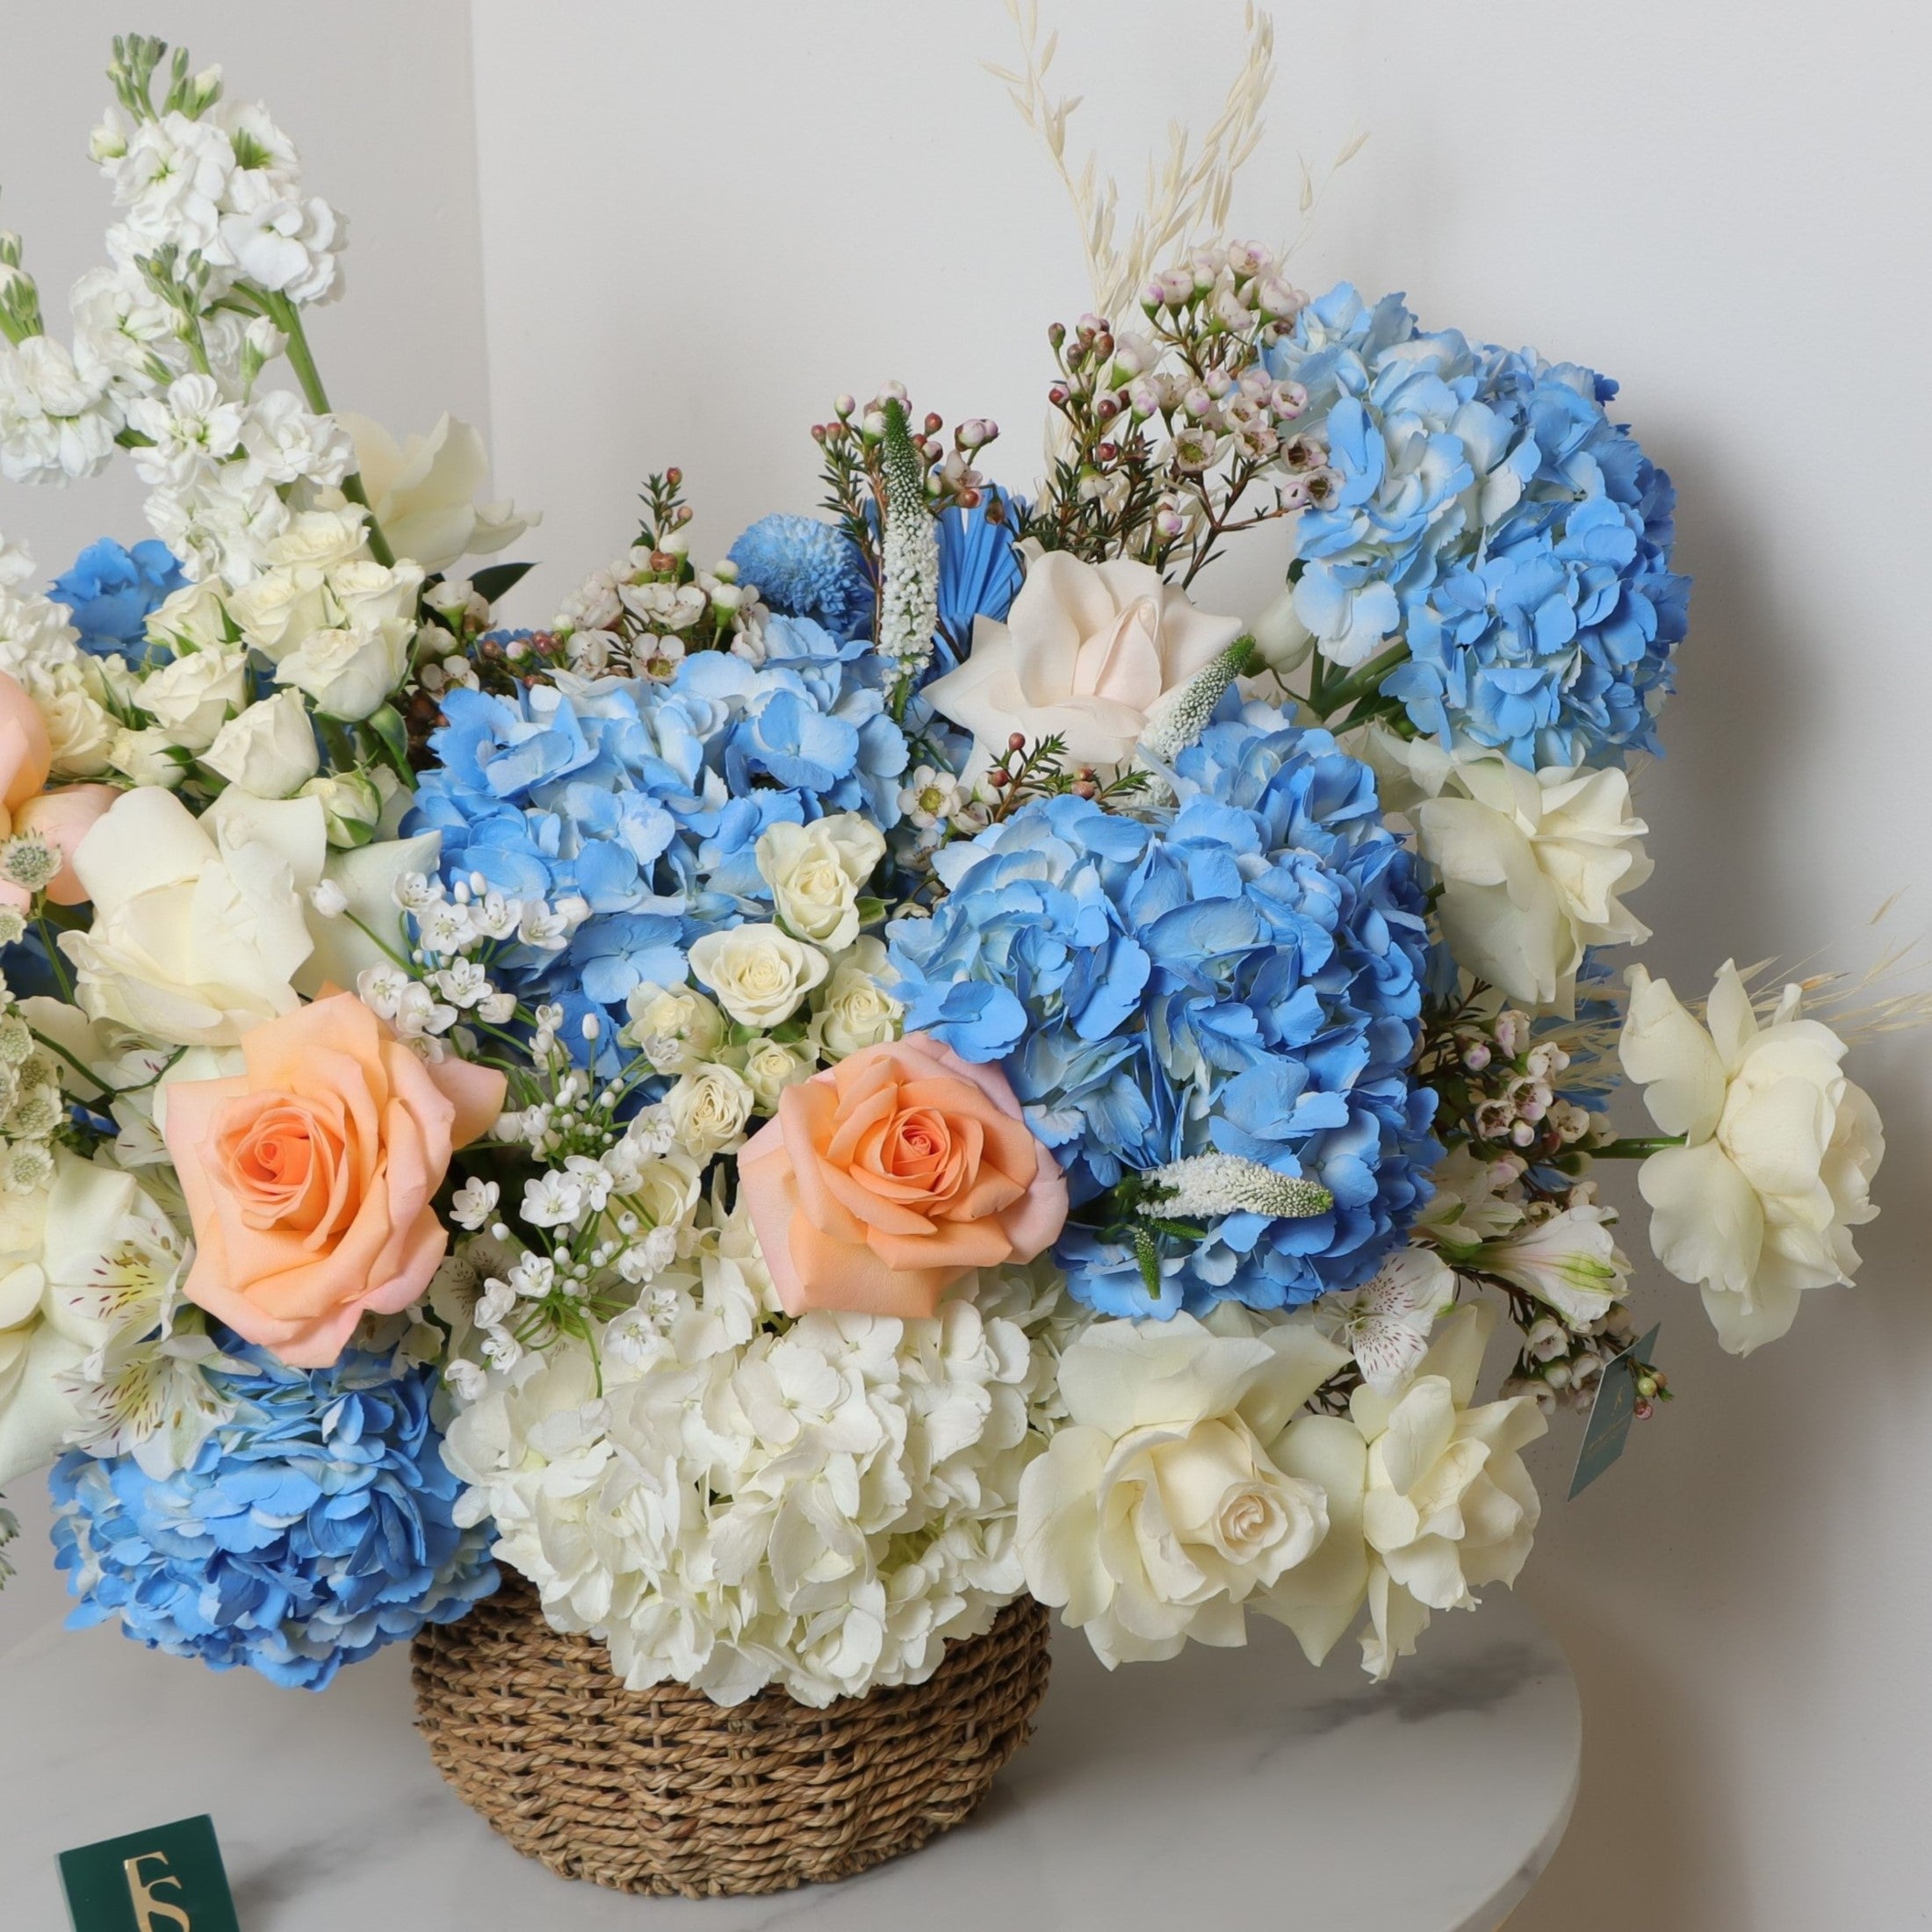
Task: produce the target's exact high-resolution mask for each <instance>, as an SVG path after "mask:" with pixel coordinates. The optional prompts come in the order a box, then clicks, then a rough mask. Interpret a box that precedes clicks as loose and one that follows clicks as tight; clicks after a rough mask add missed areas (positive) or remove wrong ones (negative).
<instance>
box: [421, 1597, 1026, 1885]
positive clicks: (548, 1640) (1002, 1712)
mask: <svg viewBox="0 0 1932 1932" xmlns="http://www.w3.org/2000/svg"><path fill="white" fill-rule="evenodd" d="M1047 1629H1048V1619H1047V1613H1046V1612H1045V1611H1043V1610H1042V1608H1041V1607H1040V1605H1039V1604H1036V1603H1034V1600H1033V1599H1032V1598H1031V1597H1021V1598H1020V1601H1019V1602H1018V1603H1015V1604H1010V1605H1009V1606H1008V1607H1007V1608H1006V1609H1005V1610H1003V1611H1001V1612H1000V1613H999V1616H998V1618H997V1620H996V1621H995V1622H994V1624H993V1626H992V1628H991V1630H989V1631H988V1632H987V1633H986V1634H985V1635H984V1636H983V1637H975V1638H973V1639H971V1640H968V1641H966V1642H963V1643H957V1644H953V1645H950V1646H949V1647H948V1649H947V1652H946V1655H945V1658H944V1660H943V1661H942V1662H941V1664H940V1667H939V1669H938V1670H937V1671H935V1672H934V1675H933V1676H932V1678H931V1679H930V1680H929V1681H928V1682H927V1683H921V1684H907V1685H902V1686H899V1687H898V1688H896V1689H890V1690H881V1691H873V1692H871V1693H870V1694H869V1696H866V1697H863V1698H841V1699H840V1701H839V1702H838V1703H836V1704H833V1705H830V1706H829V1707H827V1708H826V1709H825V1710H823V1711H814V1710H811V1709H810V1708H808V1707H807V1706H806V1705H802V1704H798V1703H796V1702H794V1701H793V1700H792V1699H791V1698H789V1697H787V1696H786V1695H784V1693H783V1692H782V1691H764V1692H762V1693H761V1694H760V1695H759V1696H758V1697H755V1698H751V1699H750V1700H749V1701H748V1702H746V1703H744V1704H740V1705H734V1706H732V1707H730V1708H725V1707H724V1706H721V1705H716V1704H713V1703H712V1702H711V1700H710V1698H707V1697H705V1696H704V1695H703V1693H702V1692H700V1691H691V1690H688V1689H687V1688H685V1687H684V1686H683V1685H681V1684H666V1685H660V1686H659V1687H658V1688H657V1689H655V1690H651V1691H626V1690H625V1689H624V1685H623V1683H621V1682H620V1681H619V1680H618V1679H617V1678H616V1676H613V1675H612V1673H611V1669H610V1659H609V1653H608V1652H607V1651H606V1650H605V1648H604V1647H603V1646H602V1644H601V1643H598V1642H596V1641H595V1640H594V1639H591V1638H588V1637H579V1636H570V1635H566V1633H562V1632H559V1631H555V1630H552V1629H551V1626H549V1625H548V1624H547V1623H546V1622H545V1621H544V1616H543V1612H542V1611H541V1609H540V1608H539V1607H538V1604H537V1595H536V1592H535V1591H534V1590H531V1589H530V1586H529V1585H528V1584H527V1583H524V1582H522V1581H521V1579H518V1578H515V1577H508V1576H507V1577H506V1578H505V1580H504V1585H503V1588H502V1590H501V1591H500V1592H499V1593H498V1594H497V1595H496V1596H494V1597H490V1598H487V1600H486V1601H484V1602H483V1603H481V1604H478V1605H477V1607H476V1608H475V1609H474V1610H472V1611H470V1613H469V1614H468V1615H467V1616H466V1617H465V1618H463V1619H462V1620H461V1621H460V1622H458V1623H454V1624H446V1625H443V1626H431V1627H429V1628H427V1629H425V1630H424V1631H423V1632H422V1634H421V1635H420V1636H418V1637H417V1638H416V1640H415V1645H414V1647H413V1650H412V1653H411V1660H410V1661H411V1671H412V1675H413V1676H414V1677H415V1692H416V1727H417V1729H419V1730H420V1731H421V1732H422V1734H423V1736H424V1738H425V1739H426V1740H427V1741H428V1742H429V1755H430V1756H431V1757H433V1758H434V1759H435V1760H436V1768H437V1770H440V1771H441V1772H442V1773H443V1777H446V1778H447V1779H449V1781H450V1783H451V1784H453V1785H454V1786H455V1787H456V1789H457V1792H458V1796H460V1797H461V1798H462V1799H463V1801H464V1802H465V1804H466V1805H468V1806H471V1808H472V1810H475V1811H477V1812H479V1813H482V1815H483V1817H484V1818H486V1819H487V1820H488V1821H489V1823H490V1825H491V1826H492V1827H494V1829H495V1830H497V1831H499V1832H501V1834H502V1835H503V1836H504V1837H506V1838H507V1839H508V1840H509V1842H511V1844H513V1845H514V1846H515V1848H516V1849H517V1850H519V1851H520V1852H522V1853H523V1855H524V1856H526V1857H530V1858H536V1859H538V1860H540V1861H541V1862H542V1863H543V1864H545V1865H548V1866H549V1867H550V1869H551V1871H555V1872H558V1873H560V1874H561V1875H562V1876H563V1877H565V1878H588V1879H590V1880H592V1881H593V1882H594V1883H595V1884H597V1885H609V1886H611V1887H613V1888H614V1889H615V1890H616V1891H619V1892H660V1893H673V1892H681V1893H682V1894H683V1895H684V1896H685V1897H687V1898H715V1897H718V1896H720V1895H723V1894H725V1893H737V1892H782V1891H784V1890H786V1889H788V1888H789V1887H790V1886H792V1885H801V1884H804V1883H808V1882H822V1881H825V1880H830V1879H835V1878H851V1877H852V1876H853V1875H854V1873H855V1872H860V1871H864V1870H865V1869H866V1868H867V1867H868V1866H869V1865H876V1864H879V1863H881V1862H882V1861H883V1860H884V1859H887V1858H894V1857H897V1856H898V1855H899V1854H900V1853H902V1852H907V1851H913V1850H916V1849H918V1848H919V1846H920V1845H923V1844H924V1843H925V1842H926V1840H927V1839H928V1838H931V1837H932V1836H934V1835H935V1834H936V1833H939V1832H942V1831H945V1830H948V1828H949V1827H952V1826H954V1825H956V1824H958V1823H959V1822H960V1821H961V1820H962V1819H964V1818H965V1817H966V1816H967V1815H968V1814H969V1813H970V1812H971V1811H972V1810H973V1809H974V1807H975V1806H977V1805H978V1804H979V1802H980V1801H981V1799H984V1797H985V1796H986V1793H987V1791H989V1790H990V1789H991V1784H992V1781H993V1776H994V1773H995V1772H997V1771H998V1770H999V1768H1000V1766H1001V1765H1003V1764H1004V1763H1006V1760H1007V1759H1008V1758H1009V1757H1011V1756H1012V1755H1013V1753H1014V1752H1015V1751H1017V1750H1018V1749H1019V1748H1020V1746H1021V1745H1022V1744H1024V1743H1025V1742H1026V1741H1027V1737H1028V1735H1029V1734H1031V1732H1032V1729H1033V1713H1034V1710H1035V1708H1036V1707H1037V1706H1038V1705H1039V1702H1040V1699H1041V1698H1042V1697H1043V1696H1044V1695H1045V1694H1046V1688H1047Z"/></svg>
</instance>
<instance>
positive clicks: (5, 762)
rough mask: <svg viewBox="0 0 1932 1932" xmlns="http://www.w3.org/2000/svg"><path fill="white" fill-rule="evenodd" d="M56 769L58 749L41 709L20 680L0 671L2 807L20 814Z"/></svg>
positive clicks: (0, 800)
mask: <svg viewBox="0 0 1932 1932" xmlns="http://www.w3.org/2000/svg"><path fill="white" fill-rule="evenodd" d="M53 768H54V745H53V741H52V740H51V739H49V738H48V737H47V720H46V719H45V718H44V717H41V716H40V706H39V705H38V704H36V703H34V702H33V700H32V698H31V697H29V696H27V694H26V688H25V686H24V685H23V684H22V683H21V682H20V681H19V680H18V678H14V677H9V676H8V675H7V674H6V673H5V672H4V671H0V805H4V806H5V807H6V809H7V810H8V811H10V812H12V811H18V810H19V809H20V807H21V806H22V805H24V804H25V803H26V802H27V800H28V799H30V798H32V797H34V796H35V795H36V794H37V793H38V792H39V791H40V789H41V788H42V787H43V786H44V785H45V784H46V783H47V774H48V773H49V772H50V771H52V770H53Z"/></svg>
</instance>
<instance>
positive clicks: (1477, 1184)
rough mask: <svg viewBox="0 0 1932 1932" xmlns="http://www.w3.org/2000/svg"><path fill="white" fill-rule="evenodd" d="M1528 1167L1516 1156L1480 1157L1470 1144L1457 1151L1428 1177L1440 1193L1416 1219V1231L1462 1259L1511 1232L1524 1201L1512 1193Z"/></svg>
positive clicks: (1438, 1165)
mask: <svg viewBox="0 0 1932 1932" xmlns="http://www.w3.org/2000/svg"><path fill="white" fill-rule="evenodd" d="M1523 1169H1524V1162H1523V1161H1522V1159H1521V1158H1520V1157H1518V1156H1516V1155H1513V1154H1505V1155H1502V1156H1499V1157H1497V1158H1496V1159H1495V1160H1479V1159H1477V1157H1475V1156H1474V1154H1472V1153H1471V1152H1470V1151H1469V1150H1468V1149H1467V1147H1458V1148H1455V1149H1453V1150H1451V1151H1450V1152H1449V1153H1447V1154H1445V1156H1444V1157H1442V1159H1441V1160H1439V1161H1438V1162H1437V1164H1436V1166H1435V1169H1434V1171H1432V1172H1431V1175H1430V1177H1429V1179H1430V1180H1431V1182H1432V1183H1433V1184H1434V1186H1435V1192H1434V1193H1432V1194H1431V1196H1430V1197H1429V1202H1428V1205H1427V1206H1426V1207H1425V1208H1424V1209H1423V1211H1422V1212H1421V1213H1420V1214H1419V1215H1417V1217H1416V1222H1415V1233H1416V1235H1417V1236H1419V1237H1420V1238H1422V1239H1424V1240H1427V1241H1429V1242H1431V1243H1432V1244H1434V1245H1435V1246H1436V1247H1438V1248H1440V1249H1441V1250H1442V1251H1443V1252H1444V1253H1445V1254H1446V1255H1448V1256H1449V1257H1450V1258H1451V1259H1452V1260H1460V1259H1461V1258H1462V1257H1463V1256H1464V1255H1466V1254H1468V1253H1471V1252H1473V1251H1474V1250H1475V1249H1476V1248H1478V1247H1480V1246H1481V1244H1482V1243H1484V1242H1485V1241H1494V1240H1496V1239H1497V1238H1499V1237H1500V1236H1503V1235H1506V1234H1508V1233H1509V1231H1510V1229H1512V1228H1514V1227H1515V1226H1516V1225H1517V1222H1520V1221H1521V1220H1522V1219H1523V1204H1522V1203H1521V1202H1520V1201H1517V1200H1510V1198H1509V1194H1508V1190H1509V1189H1510V1187H1513V1186H1515V1185H1516V1183H1517V1181H1518V1180H1520V1179H1522V1176H1523Z"/></svg>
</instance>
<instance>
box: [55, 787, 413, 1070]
mask: <svg viewBox="0 0 1932 1932" xmlns="http://www.w3.org/2000/svg"><path fill="white" fill-rule="evenodd" d="M440 847H441V840H440V839H439V838H438V837H437V835H436V833H422V834H420V835H419V836H417V837H415V838H414V839H404V840H391V841H387V842H386V843H384V844H381V845H375V846H364V847H362V848H361V849H360V850H359V851H355V852H341V853H335V854H329V852H328V841H327V836H326V829H325V825H324V821H323V817H322V808H321V805H320V804H317V803H316V801H315V800H314V799H313V798H289V799H283V800H279V801H269V800H264V799H261V798H256V797H251V796H250V795H249V793H247V792H244V791H242V790H241V789H240V788H239V787H231V788H230V789H228V790H227V791H225V792H223V793H222V795H221V796H220V797H219V798H218V799H216V801H215V802H214V804H213V805H211V806H210V807H209V808H208V810H207V811H205V812H204V813H203V814H202V815H201V817H200V818H196V817H195V816H194V815H193V814H192V813H191V812H190V811H189V810H188V809H187V807H186V806H185V805H184V804H182V803H181V801H180V800H179V799H178V798H177V797H175V796H174V795H173V794H172V793H171V792H169V791H165V790H162V789H160V788H159V787H154V786H144V787H141V788H139V789H135V790H133V791H130V792H126V793H124V794H123V795H122V796H121V797H119V798H118V799H117V800H115V802H114V804H112V806H111V807H110V808H109V810H108V811H106V813H105V815H104V816H103V817H102V818H100V819H99V821H98V822H97V824H96V825H95V826H94V828H93V830H92V831H90V833H88V835H87V836H86V837H85V838H84V839H83V840H82V841H81V843H80V847H79V849H78V850H77V851H76V853H75V854H74V869H75V871H76V873H77V874H78V875H79V876H80V880H81V883H82V884H83V887H84V888H85V889H86V891H87V895H88V898H90V899H91V900H92V902H93V905H94V920H93V924H92V925H91V926H90V927H89V928H88V929H87V930H86V931H84V932H78V931H76V932H69V933H66V934H62V935H61V951H62V952H64V953H65V954H66V955H67V957H68V960H69V961H70V962H72V964H73V966H74V968H75V970H76V988H75V999H76V1004H77V1005H78V1006H80V1008H81V1009H82V1011H83V1013H86V1014H87V1015H88V1016H89V1018H90V1019H93V1020H109V1021H112V1022H114V1023H115V1024H117V1025H120V1026H124V1027H128V1028H130V1029H132V1030H133V1032H135V1033H138V1034H142V1035H144V1036H145V1037H147V1038H148V1039H151V1040H157V1041H169V1042H174V1043H175V1044H177V1045H180V1046H188V1047H226V1046H232V1045H234V1044H235V1043H236V1042H239V1041H240V1040H241V1036H242V1035H243V1034H246V1033H247V1032H248V1031H249V1029H250V1028H251V1027H256V1026H259V1025H260V1024H261V1023H262V1022H263V1020H271V1019H274V1018H276V1017H277V1016H278V1014H281V1013H289V1012H292V1010H293V1009H294V1007H295V1006H297V1005H298V1004H299V999H298V994H308V995H313V994H314V993H315V992H316V991H319V990H320V989H321V986H322V985H323V984H325V983H327V982H333V983H334V984H337V985H342V986H350V985H353V984H355V982H356V977H357V974H358V973H359V972H360V971H361V970H363V969H364V967H366V966H370V965H373V964H374V963H376V962H377V961H378V960H379V959H380V958H381V957H382V956H383V955H382V954H381V952H380V950H379V948H377V947H376V945H375V943H374V942H373V941H371V940H370V939H369V938H368V937H367V936H366V935H364V934H362V933H361V932H359V931H358V930H357V927H356V925H355V923H354V921H352V920H350V919H346V918H338V919H323V918H322V917H321V915H320V914H318V913H315V912H314V911H313V909H312V908H311V906H310V904H309V894H310V892H311V891H312V890H314V887H315V885H316V884H317V883H318V882H320V881H321V879H322V878H323V877H324V876H327V877H328V879H330V880H331V881H332V882H334V883H335V884H336V885H337V886H339V887H340V888H341V890H342V896H343V898H344V900H345V902H346V903H347V905H348V906H349V909H350V911H351V912H354V913H355V914H356V915H357V918H359V919H361V920H362V921H363V923H364V925H367V926H371V927H372V928H374V929H376V930H380V925H379V922H380V921H382V920H384V919H393V917H394V907H393V900H392V898H391V896H390V894H391V888H392V887H393V883H394V881H395V880H396V878H397V877H398V876H400V874H401V873H403V872H409V871H421V872H432V871H434V870H435V869H436V855H437V853H438V851H439V850H440Z"/></svg>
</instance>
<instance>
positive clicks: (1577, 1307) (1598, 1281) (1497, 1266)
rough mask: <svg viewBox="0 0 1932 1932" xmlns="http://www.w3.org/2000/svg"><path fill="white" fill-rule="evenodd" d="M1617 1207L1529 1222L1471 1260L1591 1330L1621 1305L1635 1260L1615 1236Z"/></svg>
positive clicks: (1570, 1211) (1572, 1322)
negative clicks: (1622, 1247) (1593, 1325)
mask: <svg viewBox="0 0 1932 1932" xmlns="http://www.w3.org/2000/svg"><path fill="white" fill-rule="evenodd" d="M1616 1219H1617V1210H1616V1209H1615V1208H1597V1207H1580V1208H1564V1209H1563V1210H1562V1211H1561V1213H1559V1214H1554V1215H1546V1216H1544V1218H1543V1219H1541V1220H1539V1221H1525V1222H1524V1223H1523V1224H1522V1225H1521V1226H1520V1227H1519V1228H1517V1229H1516V1231H1515V1232H1514V1233H1512V1234H1508V1235H1504V1236H1502V1238H1501V1239H1499V1240H1495V1241H1486V1242H1484V1243H1483V1244H1482V1245H1481V1247H1479V1248H1478V1249H1477V1250H1476V1251H1475V1252H1474V1256H1473V1257H1471V1258H1469V1260H1468V1262H1467V1265H1469V1266H1471V1267H1474V1268H1476V1269H1480V1270H1481V1272H1483V1273H1485V1274H1494V1275H1499V1276H1501V1277H1502V1279H1503V1280H1505V1281H1507V1282H1509V1283H1510V1285H1511V1286H1512V1287H1518V1288H1521V1289H1522V1290H1523V1292H1524V1293H1525V1294H1533V1295H1534V1296H1535V1297H1536V1298H1537V1300H1538V1301H1542V1302H1546V1303H1547V1304H1548V1306H1549V1307H1551V1308H1554V1309H1555V1310H1556V1312H1557V1313H1558V1314H1559V1315H1561V1316H1562V1317H1563V1319H1564V1320H1565V1321H1566V1322H1568V1323H1569V1324H1570V1326H1571V1327H1572V1328H1579V1329H1581V1328H1588V1327H1589V1326H1590V1323H1592V1322H1598V1321H1601V1320H1602V1319H1603V1317H1604V1316H1605V1315H1607V1314H1608V1313H1609V1312H1610V1310H1611V1307H1612V1306H1613V1305H1614V1304H1615V1303H1617V1302H1618V1301H1622V1299H1623V1296H1624V1288H1625V1285H1626V1283H1627V1282H1628V1280H1629V1279H1630V1261H1629V1258H1627V1257H1626V1255H1625V1253H1624V1251H1623V1250H1622V1249H1620V1248H1619V1247H1618V1245H1617V1243H1616V1240H1615V1238H1614V1237H1613V1236H1611V1231H1610V1230H1611V1225H1612V1224H1613V1223H1614V1222H1615V1221H1616Z"/></svg>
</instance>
